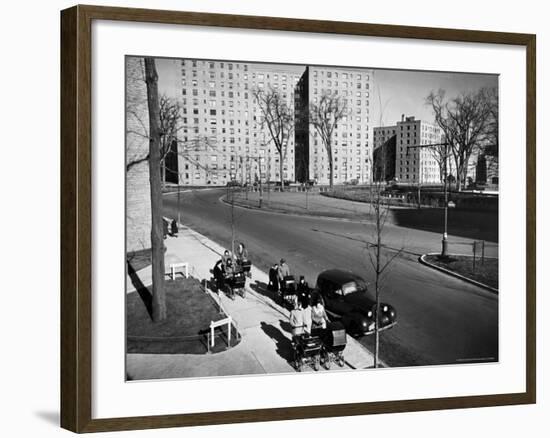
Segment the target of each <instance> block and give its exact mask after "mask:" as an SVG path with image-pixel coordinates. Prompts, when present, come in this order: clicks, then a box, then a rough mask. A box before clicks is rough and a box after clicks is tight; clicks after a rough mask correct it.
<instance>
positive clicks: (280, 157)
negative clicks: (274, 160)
mask: <svg viewBox="0 0 550 438" xmlns="http://www.w3.org/2000/svg"><path fill="white" fill-rule="evenodd" d="M283 166H284V163H283V147H282V146H281V151H280V152H279V172H280V173H281V175H280V176H281V192H283V191H284V190H285V178H284V175H283V168H284V167H283Z"/></svg>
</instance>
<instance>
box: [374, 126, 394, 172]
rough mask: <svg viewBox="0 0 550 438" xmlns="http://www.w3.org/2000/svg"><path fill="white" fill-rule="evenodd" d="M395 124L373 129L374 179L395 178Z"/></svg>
mask: <svg viewBox="0 0 550 438" xmlns="http://www.w3.org/2000/svg"><path fill="white" fill-rule="evenodd" d="M397 129H398V128H397V125H394V126H380V127H376V128H374V129H373V171H374V173H373V178H374V180H375V181H391V180H394V179H395V148H396V137H397V135H396V134H397Z"/></svg>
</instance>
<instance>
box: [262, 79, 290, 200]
mask: <svg viewBox="0 0 550 438" xmlns="http://www.w3.org/2000/svg"><path fill="white" fill-rule="evenodd" d="M252 93H253V94H254V98H255V99H256V102H257V103H258V107H259V108H260V112H261V119H260V125H261V126H262V127H263V128H264V129H267V131H268V132H269V135H270V138H271V141H272V142H273V144H274V145H275V148H276V149H277V153H278V154H279V173H280V179H281V190H284V172H283V170H284V161H285V159H286V155H287V151H288V142H289V140H290V138H291V134H292V132H293V131H294V126H295V123H294V110H293V109H292V107H291V106H290V105H289V104H288V103H287V102H286V100H285V98H284V97H283V95H282V94H281V93H279V91H278V90H276V89H274V88H271V87H269V88H268V89H267V90H264V89H261V88H256V89H255V90H253V92H252Z"/></svg>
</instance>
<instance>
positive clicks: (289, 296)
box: [279, 275, 296, 307]
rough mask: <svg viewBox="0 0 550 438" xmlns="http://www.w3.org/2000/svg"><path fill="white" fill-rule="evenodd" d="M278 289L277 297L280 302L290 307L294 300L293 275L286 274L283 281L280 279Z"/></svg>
mask: <svg viewBox="0 0 550 438" xmlns="http://www.w3.org/2000/svg"><path fill="white" fill-rule="evenodd" d="M280 286H281V287H280V289H279V298H280V300H281V303H282V304H283V305H284V304H289V305H291V307H293V306H292V305H293V304H294V303H295V302H296V280H295V279H294V275H287V276H286V277H284V278H283V281H281V285H280Z"/></svg>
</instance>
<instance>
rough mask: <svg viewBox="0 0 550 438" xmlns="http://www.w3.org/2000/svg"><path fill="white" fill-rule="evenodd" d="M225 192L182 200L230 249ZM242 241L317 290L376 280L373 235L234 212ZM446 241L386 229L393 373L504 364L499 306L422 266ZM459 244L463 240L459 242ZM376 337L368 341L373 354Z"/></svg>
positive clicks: (384, 346)
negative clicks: (341, 279)
mask: <svg viewBox="0 0 550 438" xmlns="http://www.w3.org/2000/svg"><path fill="white" fill-rule="evenodd" d="M224 193H225V190H224V189H220V190H203V191H190V192H186V193H182V195H181V200H180V209H181V210H180V211H181V221H182V223H184V224H185V225H188V226H190V227H191V228H193V229H195V230H196V231H198V232H200V233H202V234H204V235H206V236H207V237H209V238H211V239H212V240H214V241H216V242H218V243H220V244H221V245H223V246H226V247H229V246H230V242H231V208H230V207H229V206H228V205H226V204H224V203H222V202H221V201H220V199H219V198H220V197H221V196H222V195H223V194H224ZM164 210H165V215H166V216H168V217H172V218H175V217H177V196H176V195H165V197H164ZM233 214H234V217H235V221H234V223H235V228H236V236H237V239H238V240H242V241H244V242H245V243H246V245H247V247H248V251H249V253H250V256H251V259H252V260H253V263H254V264H255V265H256V266H258V267H259V268H260V269H263V270H267V269H268V268H269V266H270V265H271V264H272V263H273V262H274V261H276V260H278V259H279V258H281V257H285V258H286V259H287V261H288V262H289V264H290V266H291V269H292V271H293V272H294V273H295V274H303V275H305V276H306V279H307V281H308V282H309V283H310V285H314V284H315V280H316V277H317V275H318V274H319V272H321V271H322V270H324V269H328V268H333V267H342V268H348V269H351V270H353V271H355V272H358V273H362V274H363V275H364V276H365V277H366V278H367V280H368V281H370V280H372V278H373V269H372V266H371V265H370V261H369V255H368V250H367V249H366V246H367V244H366V242H368V241H371V242H372V241H373V240H374V233H373V231H374V227H373V226H372V225H366V224H360V223H355V222H349V221H341V220H331V219H323V218H315V217H305V216H291V215H284V214H277V213H268V212H263V211H257V210H250V209H243V208H235V209H234V210H233ZM440 239H441V236H440V235H439V234H435V233H431V232H426V231H421V230H413V229H408V228H401V227H394V226H389V225H388V226H386V227H385V230H384V237H383V241H384V242H385V244H386V245H387V248H388V249H387V250H386V251H385V252H384V255H385V256H386V257H388V258H389V257H391V256H392V255H393V254H395V251H394V250H393V249H394V248H395V249H400V248H404V250H405V252H403V253H402V254H401V255H399V256H398V257H397V258H395V259H394V261H393V262H392V264H391V266H390V268H388V270H387V271H386V272H387V274H386V276H385V278H384V291H383V301H387V302H389V303H391V304H392V305H393V306H394V307H395V308H396V310H397V312H398V320H399V322H398V324H397V325H396V326H395V327H394V328H392V329H391V330H388V331H386V332H383V333H382V335H381V358H382V359H383V360H385V361H386V363H388V364H389V365H390V366H411V365H435V364H456V363H463V362H477V361H488V360H498V298H497V296H496V295H494V294H491V293H489V292H486V291H484V290H483V289H480V288H478V287H476V286H473V285H470V284H467V283H465V282H462V281H460V280H458V279H454V278H452V277H449V276H447V275H444V274H441V273H439V272H437V271H435V270H432V269H430V268H427V267H425V266H423V265H421V264H420V263H419V262H418V261H417V258H418V254H420V253H425V252H431V251H438V250H439V249H440ZM453 240H460V239H458V238H453ZM373 341H374V339H373V336H367V337H364V338H362V339H361V342H362V343H364V344H365V345H366V346H367V347H368V348H369V349H371V350H373Z"/></svg>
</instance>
